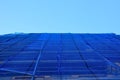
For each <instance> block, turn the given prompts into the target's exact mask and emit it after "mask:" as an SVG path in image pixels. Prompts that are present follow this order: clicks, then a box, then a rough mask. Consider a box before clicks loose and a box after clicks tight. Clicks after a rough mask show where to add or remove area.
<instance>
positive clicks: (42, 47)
mask: <svg viewBox="0 0 120 80" xmlns="http://www.w3.org/2000/svg"><path fill="white" fill-rule="evenodd" d="M48 40H49V38H48V39H47V40H45V41H44V42H43V44H42V46H41V50H40V53H39V55H38V58H37V61H36V64H35V67H34V70H33V75H32V78H31V80H35V73H36V70H37V66H38V63H39V61H40V57H41V54H42V50H43V49H44V47H45V45H46V44H47V42H48Z"/></svg>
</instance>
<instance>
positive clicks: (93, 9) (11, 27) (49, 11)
mask: <svg viewBox="0 0 120 80" xmlns="http://www.w3.org/2000/svg"><path fill="white" fill-rule="evenodd" d="M14 32H25V33H30V32H32V33H33V32H35V33H41V32H48V33H49V32H50V33H60V32H61V33H67V32H71V33H117V34H120V0H0V34H6V33H14Z"/></svg>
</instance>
